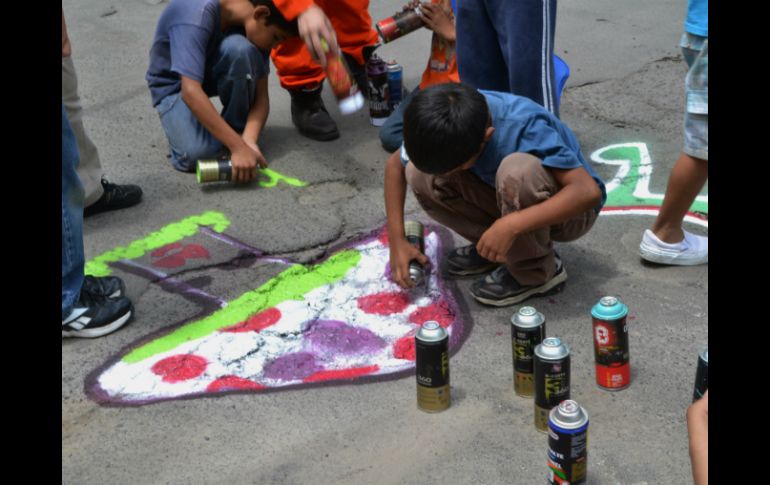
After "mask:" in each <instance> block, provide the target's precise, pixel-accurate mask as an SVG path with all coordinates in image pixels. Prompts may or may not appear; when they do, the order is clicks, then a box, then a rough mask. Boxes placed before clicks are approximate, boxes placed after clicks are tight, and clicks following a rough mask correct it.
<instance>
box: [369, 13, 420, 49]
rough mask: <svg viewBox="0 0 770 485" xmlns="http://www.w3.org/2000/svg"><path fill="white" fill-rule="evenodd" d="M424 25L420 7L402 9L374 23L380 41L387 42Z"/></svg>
mask: <svg viewBox="0 0 770 485" xmlns="http://www.w3.org/2000/svg"><path fill="white" fill-rule="evenodd" d="M424 26H425V21H423V19H422V11H421V10H420V7H416V8H414V9H407V10H402V11H401V12H399V13H397V14H396V15H394V16H392V17H388V18H384V19H382V20H380V21H379V22H377V24H376V25H375V28H376V29H377V33H378V34H380V37H381V38H382V41H383V42H385V43H386V44H387V43H388V42H392V41H394V40H396V39H398V38H399V37H403V36H404V35H406V34H408V33H409V32H414V31H415V30H417V29H419V28H420V27H424Z"/></svg>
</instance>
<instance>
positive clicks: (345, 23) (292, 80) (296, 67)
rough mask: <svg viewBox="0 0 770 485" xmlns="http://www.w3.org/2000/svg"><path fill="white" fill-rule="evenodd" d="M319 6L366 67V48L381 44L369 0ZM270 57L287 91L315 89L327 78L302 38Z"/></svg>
mask: <svg viewBox="0 0 770 485" xmlns="http://www.w3.org/2000/svg"><path fill="white" fill-rule="evenodd" d="M315 4H316V5H318V6H319V7H320V8H321V9H322V10H323V11H324V13H325V14H326V16H327V17H329V20H330V21H331V23H332V26H333V27H334V32H335V34H336V36H337V43H338V44H339V46H340V48H341V49H342V51H343V52H345V53H346V54H348V55H351V56H353V58H354V59H355V60H356V62H358V63H359V64H363V63H364V56H363V52H362V51H363V48H364V47H366V46H370V45H374V44H376V43H377V41H378V36H377V31H376V30H374V28H372V18H371V16H370V15H369V0H315ZM270 57H271V58H272V59H273V63H274V64H275V68H276V71H278V77H279V78H280V80H281V86H283V87H284V88H286V89H301V88H313V87H315V86H317V85H318V84H320V83H321V81H323V79H324V77H326V74H325V73H324V71H323V69H322V68H321V65H320V64H319V63H317V62H315V61H314V60H313V57H312V56H311V55H310V51H309V50H308V49H307V46H306V45H305V41H303V40H302V38H301V37H293V38H291V39H287V40H285V41H284V42H281V44H280V45H278V47H276V48H275V49H273V51H272V52H271V53H270Z"/></svg>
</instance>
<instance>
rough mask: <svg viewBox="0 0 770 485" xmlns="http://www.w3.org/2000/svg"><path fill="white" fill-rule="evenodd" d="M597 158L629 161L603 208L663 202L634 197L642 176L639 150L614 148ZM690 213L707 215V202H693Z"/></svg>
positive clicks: (655, 204)
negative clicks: (625, 171)
mask: <svg viewBox="0 0 770 485" xmlns="http://www.w3.org/2000/svg"><path fill="white" fill-rule="evenodd" d="M599 156H601V158H603V159H605V160H613V161H614V160H630V162H631V166H630V168H629V172H628V175H626V177H625V178H624V179H623V181H622V183H621V184H620V186H618V187H616V188H615V189H614V190H612V191H611V192H609V193H608V194H607V203H606V204H605V207H624V206H660V205H661V204H662V203H663V201H662V200H661V199H657V198H642V197H636V196H634V190H635V188H636V184H637V181H638V180H639V178H640V177H641V176H642V175H641V174H640V173H639V168H640V167H641V164H642V160H641V155H640V153H639V149H638V148H636V147H615V148H610V149H608V150H605V151H603V152H600V153H599ZM690 211H691V212H696V211H698V212H703V213H705V214H708V211H709V207H708V202H703V201H699V200H695V202H693V204H692V207H691V208H690Z"/></svg>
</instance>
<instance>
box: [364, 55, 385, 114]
mask: <svg viewBox="0 0 770 485" xmlns="http://www.w3.org/2000/svg"><path fill="white" fill-rule="evenodd" d="M366 78H367V82H368V84H369V119H370V120H371V123H372V124H373V125H374V126H382V125H384V124H385V120H387V119H388V116H390V107H389V106H388V102H389V100H390V90H389V89H388V65H387V64H385V61H383V60H382V59H381V58H380V57H379V56H378V55H377V54H372V56H371V57H370V58H369V60H368V61H367V62H366Z"/></svg>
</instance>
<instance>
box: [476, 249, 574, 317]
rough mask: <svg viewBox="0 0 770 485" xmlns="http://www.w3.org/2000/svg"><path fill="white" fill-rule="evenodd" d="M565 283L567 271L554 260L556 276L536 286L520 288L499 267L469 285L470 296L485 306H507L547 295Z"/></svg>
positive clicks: (511, 277)
mask: <svg viewBox="0 0 770 485" xmlns="http://www.w3.org/2000/svg"><path fill="white" fill-rule="evenodd" d="M565 281H567V271H565V270H564V265H563V264H562V262H561V259H559V258H556V274H554V275H553V277H552V278H551V279H550V280H548V281H546V282H545V283H543V284H542V285H538V286H522V285H520V284H519V282H518V281H516V279H515V278H514V277H513V276H511V273H510V272H508V268H506V267H505V266H500V267H499V268H497V269H496V270H494V271H492V272H491V273H490V274H488V275H487V276H485V277H483V278H481V279H480V280H478V281H476V282H475V283H473V285H471V295H473V297H474V298H475V299H476V300H477V301H479V302H481V303H484V304H485V305H492V306H509V305H515V304H516V303H521V302H522V301H524V300H526V299H527V298H529V297H531V296H535V295H542V294H545V293H548V292H549V291H550V290H552V289H553V288H555V287H556V286H558V285H559V284H561V283H564V282H565Z"/></svg>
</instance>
